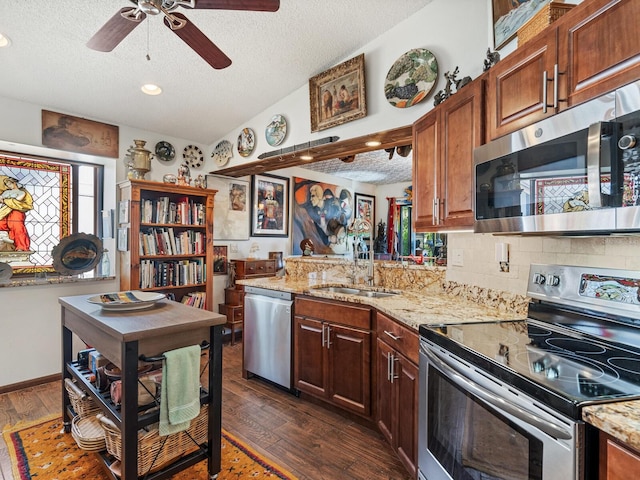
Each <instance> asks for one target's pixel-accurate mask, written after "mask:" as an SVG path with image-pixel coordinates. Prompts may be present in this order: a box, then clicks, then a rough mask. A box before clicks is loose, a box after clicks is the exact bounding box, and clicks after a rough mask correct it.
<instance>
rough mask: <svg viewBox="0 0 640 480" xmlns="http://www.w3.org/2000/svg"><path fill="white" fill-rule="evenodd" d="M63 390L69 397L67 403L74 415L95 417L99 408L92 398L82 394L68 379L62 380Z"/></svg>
mask: <svg viewBox="0 0 640 480" xmlns="http://www.w3.org/2000/svg"><path fill="white" fill-rule="evenodd" d="M64 388H65V390H66V391H67V394H68V395H69V403H71V407H72V408H73V411H74V412H76V414H78V415H85V416H86V415H91V414H93V415H95V414H96V413H98V412H99V411H100V407H98V405H97V404H96V402H95V401H94V400H93V398H91V397H89V396H88V395H87V394H86V393H84V392H83V391H82V390H81V389H80V387H78V386H77V385H76V384H75V383H74V382H73V381H72V380H71V379H70V378H65V379H64Z"/></svg>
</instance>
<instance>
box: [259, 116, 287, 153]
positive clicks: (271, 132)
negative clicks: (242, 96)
mask: <svg viewBox="0 0 640 480" xmlns="http://www.w3.org/2000/svg"><path fill="white" fill-rule="evenodd" d="M264 135H265V137H266V138H267V143H268V144H269V145H271V146H272V147H275V146H277V145H280V144H281V143H282V142H283V141H284V137H286V136H287V121H286V120H285V118H284V117H283V116H282V115H274V116H273V117H271V122H269V125H267V128H266V129H265V131H264Z"/></svg>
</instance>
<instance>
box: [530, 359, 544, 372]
mask: <svg viewBox="0 0 640 480" xmlns="http://www.w3.org/2000/svg"><path fill="white" fill-rule="evenodd" d="M532 367H533V371H534V372H535V373H542V372H544V363H543V362H542V361H540V360H536V361H535V362H533V364H532Z"/></svg>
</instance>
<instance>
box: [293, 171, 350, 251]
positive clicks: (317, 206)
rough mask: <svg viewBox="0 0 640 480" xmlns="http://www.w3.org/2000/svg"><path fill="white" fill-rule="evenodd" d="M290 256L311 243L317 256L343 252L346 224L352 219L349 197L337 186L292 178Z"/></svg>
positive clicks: (346, 232) (344, 248)
mask: <svg viewBox="0 0 640 480" xmlns="http://www.w3.org/2000/svg"><path fill="white" fill-rule="evenodd" d="M293 198H294V201H293V221H292V231H293V233H292V247H293V255H302V253H303V248H304V247H303V246H302V245H308V244H309V243H311V245H312V246H313V252H314V253H315V254H321V255H345V254H347V253H349V252H350V250H349V244H348V242H347V234H348V229H349V225H350V224H351V222H352V221H353V196H352V194H351V191H350V190H349V189H348V188H346V187H342V186H339V185H332V184H329V183H324V182H318V181H314V180H306V179H304V178H298V177H294V180H293Z"/></svg>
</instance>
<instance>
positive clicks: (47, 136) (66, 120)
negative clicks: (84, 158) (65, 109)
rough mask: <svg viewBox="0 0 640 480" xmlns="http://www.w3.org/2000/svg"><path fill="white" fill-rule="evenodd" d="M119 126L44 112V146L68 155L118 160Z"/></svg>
mask: <svg viewBox="0 0 640 480" xmlns="http://www.w3.org/2000/svg"><path fill="white" fill-rule="evenodd" d="M118 135H119V130H118V127H117V126H116V125H109V124H107V123H100V122H94V121H92V120H87V119H85V118H79V117H74V116H71V115H66V114H64V113H56V112H50V111H49V110H42V144H43V145H44V146H45V147H50V148H57V149H59V150H67V151H69V152H78V153H86V154H89V155H100V156H103V157H113V158H118V157H119V153H118V151H119V148H118V147H119V141H120V140H119V138H118Z"/></svg>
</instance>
